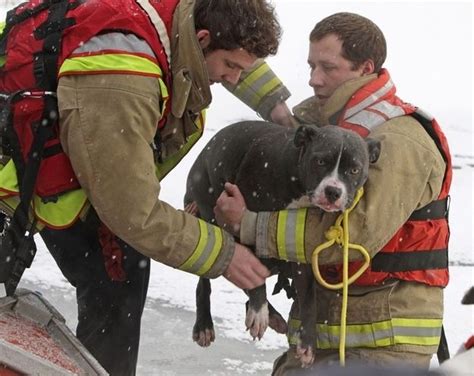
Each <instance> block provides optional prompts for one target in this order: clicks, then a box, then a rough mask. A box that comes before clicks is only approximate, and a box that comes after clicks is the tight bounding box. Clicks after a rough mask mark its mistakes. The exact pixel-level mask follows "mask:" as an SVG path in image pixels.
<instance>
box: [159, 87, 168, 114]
mask: <svg viewBox="0 0 474 376" xmlns="http://www.w3.org/2000/svg"><path fill="white" fill-rule="evenodd" d="M158 83H159V84H160V93H161V97H162V98H163V100H164V101H165V104H166V102H167V100H168V97H169V93H168V88H167V87H166V85H165V83H164V82H163V80H162V79H161V78H159V79H158ZM165 104H164V105H163V110H162V112H161V115H163V113H164V111H165Z"/></svg>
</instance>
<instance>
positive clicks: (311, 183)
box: [294, 125, 380, 212]
mask: <svg viewBox="0 0 474 376" xmlns="http://www.w3.org/2000/svg"><path fill="white" fill-rule="evenodd" d="M294 143H295V146H296V147H297V148H299V149H300V158H299V164H298V173H299V179H300V181H301V182H302V184H303V187H304V189H305V191H306V193H307V195H308V197H309V199H310V202H311V205H314V206H318V207H320V208H321V209H323V210H325V211H328V212H335V211H343V210H345V209H347V208H348V207H349V206H350V205H351V204H352V201H353V200H354V197H355V194H356V193H357V190H358V189H359V188H360V187H362V186H363V185H364V183H365V181H366V180H367V176H368V173H369V163H374V162H376V161H377V159H378V157H379V155H380V142H379V141H376V140H373V139H370V138H365V139H364V138H362V137H361V136H359V135H358V134H357V133H355V132H353V131H350V130H346V129H343V128H341V127H337V126H333V125H327V126H324V127H320V128H317V127H314V126H307V125H303V126H301V127H299V128H298V129H297V130H296V133H295V139H294Z"/></svg>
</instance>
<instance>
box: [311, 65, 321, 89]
mask: <svg viewBox="0 0 474 376" xmlns="http://www.w3.org/2000/svg"><path fill="white" fill-rule="evenodd" d="M322 85H323V78H322V74H321V71H320V70H319V69H318V68H317V67H316V68H314V69H313V70H312V71H311V74H310V76H309V86H311V87H320V86H322Z"/></svg>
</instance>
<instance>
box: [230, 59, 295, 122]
mask: <svg viewBox="0 0 474 376" xmlns="http://www.w3.org/2000/svg"><path fill="white" fill-rule="evenodd" d="M223 86H224V87H225V88H226V89H227V90H229V91H230V92H231V93H232V94H233V95H235V96H236V97H237V98H239V99H240V100H241V101H242V102H244V103H245V104H246V105H247V106H249V107H250V108H252V109H253V110H255V112H257V113H258V114H259V115H260V116H261V117H262V118H263V119H264V120H267V121H272V122H274V123H277V124H281V125H284V126H287V127H295V126H297V123H296V122H295V120H294V118H293V115H292V114H291V111H290V110H289V108H288V106H287V105H286V102H285V101H286V100H287V99H288V98H289V97H290V95H291V94H290V92H289V91H288V89H287V88H286V86H285V85H284V84H283V82H282V81H281V80H280V79H279V78H278V77H277V76H276V75H275V73H274V72H273V71H272V70H271V68H270V67H269V66H268V64H267V63H266V62H265V61H264V60H262V59H259V60H257V61H256V62H255V64H254V65H253V66H252V68H251V69H249V70H248V71H246V72H242V75H241V76H240V79H239V82H238V83H237V85H231V84H229V83H223Z"/></svg>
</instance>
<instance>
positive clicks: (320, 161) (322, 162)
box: [316, 159, 326, 166]
mask: <svg viewBox="0 0 474 376" xmlns="http://www.w3.org/2000/svg"><path fill="white" fill-rule="evenodd" d="M316 164H317V165H318V166H324V165H325V164H326V162H324V161H323V160H322V159H318V160H316Z"/></svg>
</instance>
